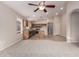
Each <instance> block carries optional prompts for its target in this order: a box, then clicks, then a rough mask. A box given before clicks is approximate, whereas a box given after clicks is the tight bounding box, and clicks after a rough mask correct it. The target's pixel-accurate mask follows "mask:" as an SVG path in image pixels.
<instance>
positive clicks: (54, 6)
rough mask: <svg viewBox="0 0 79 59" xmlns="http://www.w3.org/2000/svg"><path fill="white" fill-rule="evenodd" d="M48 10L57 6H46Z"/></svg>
mask: <svg viewBox="0 0 79 59" xmlns="http://www.w3.org/2000/svg"><path fill="white" fill-rule="evenodd" d="M46 7H47V8H55V5H46Z"/></svg>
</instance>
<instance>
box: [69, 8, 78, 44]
mask: <svg viewBox="0 0 79 59" xmlns="http://www.w3.org/2000/svg"><path fill="white" fill-rule="evenodd" d="M70 31H71V41H73V42H79V33H78V32H79V9H76V10H74V11H73V12H72V13H71V16H70Z"/></svg>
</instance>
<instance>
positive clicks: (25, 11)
mask: <svg viewBox="0 0 79 59" xmlns="http://www.w3.org/2000/svg"><path fill="white" fill-rule="evenodd" d="M3 3H4V4H6V5H7V6H9V7H10V8H12V9H13V10H14V11H16V12H17V13H19V14H21V15H22V16H24V17H28V18H32V19H39V18H48V17H52V16H55V15H56V14H57V13H59V14H63V12H64V10H65V6H66V3H67V2H66V1H46V3H45V4H54V5H56V8H46V9H47V11H48V13H47V14H46V13H44V12H43V11H37V12H34V10H35V9H36V8H37V6H30V5H28V3H34V4H38V3H39V1H3ZM61 7H62V8H63V10H61V9H60V8H61Z"/></svg>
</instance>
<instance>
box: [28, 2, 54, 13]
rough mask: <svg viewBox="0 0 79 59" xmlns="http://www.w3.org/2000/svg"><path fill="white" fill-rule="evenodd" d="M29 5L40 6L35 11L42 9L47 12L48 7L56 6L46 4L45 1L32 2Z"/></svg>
mask: <svg viewBox="0 0 79 59" xmlns="http://www.w3.org/2000/svg"><path fill="white" fill-rule="evenodd" d="M28 5H31V6H38V7H37V9H35V10H34V12H36V11H38V10H42V11H44V12H47V10H46V8H55V5H45V1H41V2H39V4H38V5H37V4H32V3H28Z"/></svg>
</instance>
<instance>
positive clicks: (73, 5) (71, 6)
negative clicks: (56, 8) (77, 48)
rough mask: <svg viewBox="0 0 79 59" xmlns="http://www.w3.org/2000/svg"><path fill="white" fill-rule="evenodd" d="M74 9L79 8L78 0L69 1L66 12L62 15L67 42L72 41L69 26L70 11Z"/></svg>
mask: <svg viewBox="0 0 79 59" xmlns="http://www.w3.org/2000/svg"><path fill="white" fill-rule="evenodd" d="M75 9H79V2H78V1H74V2H69V3H68V4H67V10H66V13H65V14H64V16H63V20H64V23H65V26H66V38H67V42H74V41H72V37H71V26H70V20H71V17H70V16H71V13H72V11H74V10H75Z"/></svg>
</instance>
